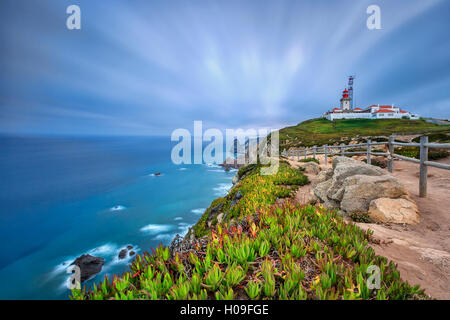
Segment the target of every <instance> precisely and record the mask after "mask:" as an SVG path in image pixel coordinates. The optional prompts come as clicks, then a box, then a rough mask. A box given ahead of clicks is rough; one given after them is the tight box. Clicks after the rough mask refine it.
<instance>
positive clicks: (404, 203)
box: [368, 198, 420, 224]
mask: <svg viewBox="0 0 450 320" xmlns="http://www.w3.org/2000/svg"><path fill="white" fill-rule="evenodd" d="M368 214H369V216H370V217H371V218H372V219H373V220H374V221H376V222H383V223H407V224H417V223H419V221H420V214H419V209H418V208H417V205H416V204H415V203H414V202H412V201H408V200H406V199H390V198H378V199H375V200H372V201H371V202H370V206H369V211H368Z"/></svg>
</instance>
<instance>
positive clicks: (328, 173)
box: [311, 168, 333, 187]
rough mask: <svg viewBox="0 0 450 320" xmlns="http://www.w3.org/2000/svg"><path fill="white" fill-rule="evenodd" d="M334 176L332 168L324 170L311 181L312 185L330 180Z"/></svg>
mask: <svg viewBox="0 0 450 320" xmlns="http://www.w3.org/2000/svg"><path fill="white" fill-rule="evenodd" d="M332 176H333V169H332V168H328V169H325V170H322V171H320V172H319V174H318V175H317V177H315V178H314V179H313V180H312V181H311V185H312V186H313V187H315V186H317V185H318V184H319V183H322V182H325V181H327V180H329V179H330V178H331V177H332Z"/></svg>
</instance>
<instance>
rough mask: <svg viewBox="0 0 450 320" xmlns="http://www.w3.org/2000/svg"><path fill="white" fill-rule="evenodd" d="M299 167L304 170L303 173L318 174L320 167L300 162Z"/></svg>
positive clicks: (311, 163) (313, 163)
mask: <svg viewBox="0 0 450 320" xmlns="http://www.w3.org/2000/svg"><path fill="white" fill-rule="evenodd" d="M299 166H300V167H302V168H305V173H312V174H318V173H319V172H320V166H319V165H318V164H317V163H315V162H300V163H299Z"/></svg>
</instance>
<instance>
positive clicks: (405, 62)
mask: <svg viewBox="0 0 450 320" xmlns="http://www.w3.org/2000/svg"><path fill="white" fill-rule="evenodd" d="M73 4H76V5H78V6H79V7H80V9H81V29H80V30H69V29H67V27H66V19H67V18H68V17H69V15H68V14H67V13H66V8H67V7H68V6H69V5H73ZM372 4H376V5H378V6H379V7H380V9H381V29H380V30H369V29H368V28H367V26H366V20H367V18H368V17H369V14H367V13H366V9H367V7H368V6H369V5H372ZM449 18H450V1H446V0H426V1H424V0H383V1H382V0H370V1H365V0H339V1H334V0H333V1H331V0H330V1H325V0H289V1H288V0H226V1H225V0H221V1H214V0H146V1H144V0H142V1H141V0H103V1H102V0H83V1H76V0H69V1H66V0H39V1H26V0H1V2H0V20H1V21H0V40H1V49H0V58H1V59H0V133H5V134H31V135H169V134H170V133H171V132H172V131H173V130H175V129H177V128H186V129H188V130H192V128H193V121H194V120H202V121H203V126H204V128H218V129H222V130H223V129H226V128H244V129H248V128H254V129H257V128H281V127H284V126H287V125H295V124H297V123H299V122H301V121H303V120H307V119H310V118H314V117H320V116H321V115H322V114H323V113H324V112H325V111H327V110H328V109H330V108H331V107H336V106H339V98H340V95H341V92H342V90H343V89H344V88H345V87H346V84H347V77H348V76H349V75H351V74H354V75H355V76H356V79H355V84H354V95H355V96H354V98H355V105H356V106H359V107H364V106H369V105H372V104H389V105H390V104H394V105H396V106H400V107H402V108H403V109H406V110H408V111H411V112H414V113H419V114H420V115H421V116H424V117H436V118H443V119H449V118H450V35H449V29H450V19H449Z"/></svg>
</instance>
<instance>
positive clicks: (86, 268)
mask: <svg viewBox="0 0 450 320" xmlns="http://www.w3.org/2000/svg"><path fill="white" fill-rule="evenodd" d="M104 264H105V259H103V258H100V257H94V256H91V255H90V254H83V255H82V256H80V257H78V258H76V259H75V261H74V262H72V263H71V264H70V265H76V266H78V267H79V268H80V271H81V278H80V281H81V282H84V281H86V280H88V279H90V278H92V277H93V276H95V275H96V274H97V273H99V272H100V271H101V270H102V267H103V265H104Z"/></svg>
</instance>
